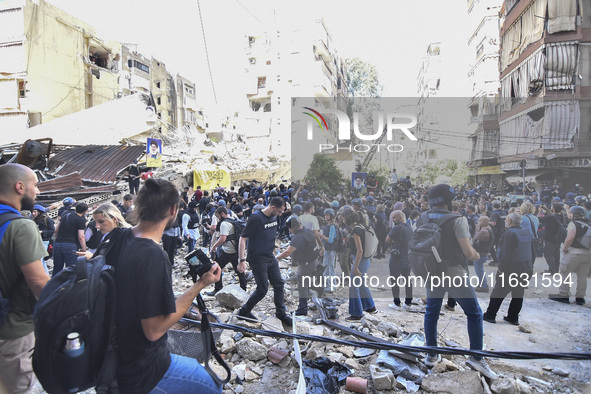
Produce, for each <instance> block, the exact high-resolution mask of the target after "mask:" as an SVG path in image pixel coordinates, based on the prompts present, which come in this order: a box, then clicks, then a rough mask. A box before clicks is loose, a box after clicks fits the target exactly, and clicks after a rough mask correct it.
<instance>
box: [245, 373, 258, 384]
mask: <svg viewBox="0 0 591 394" xmlns="http://www.w3.org/2000/svg"><path fill="white" fill-rule="evenodd" d="M256 378H257V375H256V373H254V372H252V371H246V375H245V377H244V380H246V381H247V382H252V381H253V380H255V379H256Z"/></svg>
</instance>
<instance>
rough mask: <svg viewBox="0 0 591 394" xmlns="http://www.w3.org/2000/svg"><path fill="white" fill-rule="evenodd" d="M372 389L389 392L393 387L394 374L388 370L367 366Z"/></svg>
mask: <svg viewBox="0 0 591 394" xmlns="http://www.w3.org/2000/svg"><path fill="white" fill-rule="evenodd" d="M369 371H370V373H371V379H372V381H373V387H374V388H375V389H376V390H391V389H392V387H393V385H394V381H395V378H394V374H393V373H392V371H390V370H388V369H383V368H380V367H378V366H375V365H370V366H369Z"/></svg>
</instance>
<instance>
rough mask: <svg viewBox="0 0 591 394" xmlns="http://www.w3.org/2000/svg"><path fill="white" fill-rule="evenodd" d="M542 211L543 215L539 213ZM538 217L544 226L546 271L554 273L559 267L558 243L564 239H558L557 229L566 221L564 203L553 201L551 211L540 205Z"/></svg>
mask: <svg viewBox="0 0 591 394" xmlns="http://www.w3.org/2000/svg"><path fill="white" fill-rule="evenodd" d="M542 212H544V216H542V215H541V213H542ZM538 219H539V220H540V224H543V225H545V226H546V231H545V232H544V258H545V259H546V263H547V264H548V272H549V273H550V274H552V275H554V274H556V273H557V272H558V268H559V267H560V244H561V243H562V242H563V241H564V240H560V239H558V230H559V227H560V226H561V225H563V224H566V222H567V218H566V217H565V216H564V205H563V204H562V203H561V202H555V203H554V204H552V211H551V212H550V210H548V208H547V207H546V206H545V205H540V211H539V213H538Z"/></svg>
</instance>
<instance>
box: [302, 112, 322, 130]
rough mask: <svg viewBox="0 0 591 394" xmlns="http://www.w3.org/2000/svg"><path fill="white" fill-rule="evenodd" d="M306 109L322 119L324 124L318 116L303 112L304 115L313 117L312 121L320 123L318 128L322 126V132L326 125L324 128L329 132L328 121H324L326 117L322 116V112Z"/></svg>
mask: <svg viewBox="0 0 591 394" xmlns="http://www.w3.org/2000/svg"><path fill="white" fill-rule="evenodd" d="M304 109H307V110H309V111H312V112H314V113H315V114H316V115H317V116H318V117H319V118H320V119H322V123H320V119H318V118H317V117H316V116H314V115H312V114H311V113H309V112H302V113H303V114H306V115H308V116H309V117H311V118H312V119H314V120H315V121H316V123H318V126H320V130H322V128H323V127H322V124H324V128H325V130H327V131H328V124H326V119H324V117H323V116H322V115H320V112H318V111H315V110H313V109H312V108H310V107H304Z"/></svg>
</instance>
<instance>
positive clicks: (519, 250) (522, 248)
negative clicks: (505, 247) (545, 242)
mask: <svg viewBox="0 0 591 394" xmlns="http://www.w3.org/2000/svg"><path fill="white" fill-rule="evenodd" d="M507 230H508V231H511V232H512V233H514V234H515V235H516V236H517V247H516V248H515V249H514V250H513V254H512V255H511V261H512V262H513V263H525V262H530V261H531V260H532V254H531V241H532V236H531V233H530V231H529V230H528V229H525V228H521V227H519V228H518V227H512V228H509V229H507Z"/></svg>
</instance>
